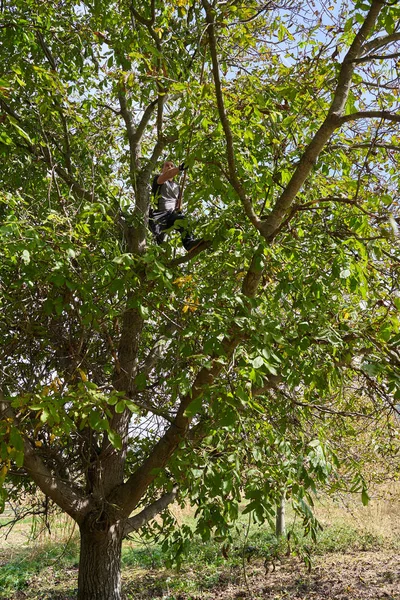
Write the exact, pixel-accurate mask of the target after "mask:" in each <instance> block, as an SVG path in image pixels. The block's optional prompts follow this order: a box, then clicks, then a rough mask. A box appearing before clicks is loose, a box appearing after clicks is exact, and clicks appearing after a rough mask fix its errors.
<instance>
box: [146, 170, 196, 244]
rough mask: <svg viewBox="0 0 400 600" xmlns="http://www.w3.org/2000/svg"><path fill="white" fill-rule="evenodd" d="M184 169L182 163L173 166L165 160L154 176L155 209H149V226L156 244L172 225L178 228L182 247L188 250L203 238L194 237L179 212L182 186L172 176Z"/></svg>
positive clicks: (159, 242)
mask: <svg viewBox="0 0 400 600" xmlns="http://www.w3.org/2000/svg"><path fill="white" fill-rule="evenodd" d="M185 169H186V167H185V164H184V163H182V164H181V165H180V166H179V167H175V165H174V163H172V162H170V161H166V162H165V163H164V165H163V170H162V173H161V174H160V175H155V176H154V180H153V185H152V194H153V196H154V199H155V201H156V203H157V210H155V211H154V210H152V209H150V219H149V226H150V230H151V231H152V232H153V234H154V236H155V238H156V241H157V244H162V243H163V242H164V239H165V232H166V231H168V230H169V229H172V228H174V227H175V228H177V229H179V230H180V232H181V239H182V244H183V247H184V248H185V250H187V251H190V250H194V249H195V248H197V247H198V246H199V245H200V244H201V243H202V241H203V240H201V239H195V237H194V236H193V234H192V233H190V232H189V230H188V223H187V220H186V216H185V215H184V214H183V213H182V212H181V206H182V195H183V188H181V187H180V186H179V185H178V184H177V183H176V182H175V181H174V177H176V175H178V173H179V172H181V171H184V170H185Z"/></svg>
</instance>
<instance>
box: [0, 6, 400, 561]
mask: <svg viewBox="0 0 400 600" xmlns="http://www.w3.org/2000/svg"><path fill="white" fill-rule="evenodd" d="M243 4H244V5H243ZM152 7H154V11H153V12H152ZM369 8H370V7H369V4H367V3H363V2H361V3H356V4H354V5H351V6H349V7H347V8H346V7H343V10H341V11H340V13H339V12H338V14H336V11H335V12H334V14H333V15H332V18H331V20H330V21H329V24H327V25H326V24H325V20H324V21H323V22H324V24H323V23H322V17H321V15H319V14H318V11H319V9H318V10H317V9H316V10H315V11H314V10H311V9H310V10H311V12H309V7H308V6H304V7H302V8H301V10H300V11H299V12H293V10H292V9H293V7H292V5H291V3H290V2H289V5H288V9H287V10H288V11H291V12H290V14H291V19H289V20H287V19H286V17H285V15H284V14H283V13H282V11H280V10H279V9H276V10H275V9H272V8H271V9H270V8H269V7H267V8H266V7H265V6H263V7H261V5H260V3H259V2H256V1H255V0H254V1H253V0H252V1H251V2H246V3H242V5H239V4H238V3H236V2H233V3H231V4H229V6H228V5H226V4H225V3H219V4H218V5H216V6H215V12H214V13H213V18H215V31H216V33H217V37H218V43H217V45H216V48H217V53H218V60H219V70H218V74H219V75H220V77H221V86H220V88H219V87H218V85H219V84H218V82H217V85H215V83H216V72H215V71H216V67H215V64H214V67H213V68H212V65H211V58H210V53H209V52H210V48H209V44H210V43H211V42H207V40H206V38H207V35H208V30H209V27H205V21H204V6H203V4H202V3H200V2H194V3H189V2H186V0H182V1H179V2H172V1H168V2H158V0H157V1H156V2H155V3H149V2H142V1H140V2H134V3H128V2H121V3H119V4H118V5H117V4H110V3H109V2H105V1H104V0H96V2H94V3H86V2H76V1H75V0H68V1H67V2H63V3H62V5H61V6H60V5H59V4H58V3H54V2H50V3H46V5H45V4H41V3H37V2H33V1H31V0H29V1H28V2H26V1H25V0H24V2H22V1H20V0H16V1H13V2H8V1H5V2H4V3H3V6H2V13H1V21H2V22H1V30H2V32H3V33H4V43H2V47H1V59H2V67H3V72H2V78H1V80H0V102H1V111H2V113H1V121H2V123H1V124H2V131H1V134H0V135H1V138H0V142H1V143H0V152H1V154H2V157H3V164H4V167H3V169H2V173H1V175H0V182H1V188H2V191H1V194H0V220H1V222H0V259H1V260H0V286H1V296H0V336H1V339H2V358H1V360H2V387H3V388H4V389H3V394H4V406H5V408H4V411H5V413H6V418H5V419H4V420H3V421H2V423H1V425H0V461H1V466H0V469H1V470H0V487H1V496H0V499H1V504H0V508H3V507H4V501H5V497H6V493H10V494H11V495H13V494H14V497H16V496H17V495H18V492H19V490H21V489H27V490H28V489H29V487H30V485H31V484H30V483H29V482H28V478H27V477H26V474H27V471H29V472H30V473H35V472H36V471H35V469H32V468H31V469H30V467H29V464H27V463H26V457H27V455H29V452H27V449H28V450H30V452H31V453H32V454H34V456H35V457H36V459H37V460H38V461H41V464H43V465H45V466H46V468H47V469H48V470H49V471H50V473H51V478H54V481H57V482H59V483H60V484H61V483H62V484H63V485H66V486H69V488H70V489H71V490H73V491H74V494H75V493H76V494H77V496H78V497H79V499H80V500H81V501H82V506H83V505H84V506H86V505H87V504H86V502H88V503H93V506H94V504H95V503H96V502H98V503H99V504H102V503H103V504H102V506H103V505H104V506H105V505H106V506H107V510H108V511H110V512H112V510H113V507H114V508H115V506H116V504H115V502H116V500H115V497H112V501H111V502H109V498H108V496H107V497H103V493H104V492H103V490H104V489H107V494H110V495H111V496H112V490H111V488H113V489H114V491H115V490H117V489H120V488H122V486H123V483H124V482H127V481H131V482H132V479H130V478H132V477H133V478H134V477H135V476H138V478H139V479H140V481H141V482H144V481H145V482H146V484H143V486H144V488H146V489H144V488H143V490H142V491H143V493H142V494H141V497H140V498H138V499H137V507H140V508H144V507H145V506H147V505H149V504H151V503H152V502H154V501H155V500H157V499H158V498H159V497H160V496H161V495H162V494H163V493H164V492H170V491H171V490H172V488H173V487H174V485H175V484H176V485H177V486H178V488H179V501H180V502H181V503H185V502H190V503H191V504H192V505H193V506H195V507H196V517H197V522H196V526H195V528H194V529H192V528H189V527H183V528H182V529H181V530H180V531H179V532H178V531H176V524H175V522H174V520H173V518H172V517H171V516H170V515H169V514H166V515H165V517H164V520H163V523H162V525H161V524H155V525H152V526H151V527H150V528H149V530H148V532H149V534H151V535H154V534H157V535H158V534H159V533H160V529H161V528H162V529H163V532H164V533H165V534H169V536H170V537H169V538H168V540H166V541H165V542H164V544H165V549H167V550H168V551H171V552H172V554H174V555H175V556H176V559H177V561H178V562H179V561H180V560H182V557H183V554H184V553H185V552H186V551H188V550H190V547H191V544H192V541H193V539H194V536H200V538H201V539H202V541H203V542H204V543H207V542H208V541H209V540H210V539H211V538H212V537H213V536H216V537H217V539H227V540H230V539H232V535H233V534H232V532H233V523H234V522H235V521H236V520H237V519H238V516H239V513H240V510H239V507H240V504H241V502H243V501H245V502H246V503H247V506H246V509H245V510H246V514H247V513H248V514H249V515H250V517H251V519H252V521H253V522H254V523H257V524H264V523H270V524H272V522H273V519H274V515H275V509H276V506H277V505H278V504H279V502H280V500H281V499H282V497H285V498H286V499H287V500H288V502H290V503H291V504H292V506H293V509H294V511H295V512H296V514H298V515H299V517H300V518H301V520H302V523H303V527H304V529H305V531H306V533H307V534H310V535H311V537H312V539H314V541H315V539H316V535H317V532H318V524H317V522H316V521H315V518H314V516H313V495H314V494H315V492H316V490H318V489H321V488H322V489H325V490H329V491H337V490H342V489H352V490H353V491H356V492H357V493H360V497H361V501H362V503H363V504H367V502H368V500H369V497H368V491H367V490H368V483H369V481H368V479H369V475H370V474H371V471H372V469H371V465H373V464H376V465H377V468H376V471H377V472H379V476H383V475H381V474H382V473H384V472H385V469H387V462H386V463H384V461H387V459H390V458H391V457H393V456H398V452H399V448H400V446H399V429H398V426H397V425H396V421H395V420H394V418H393V406H394V405H395V404H396V402H397V401H398V400H399V398H400V373H399V360H398V351H397V347H398V342H399V336H400V321H399V317H398V311H399V307H400V301H399V295H398V266H399V247H398V227H399V205H398V200H397V197H398V187H399V173H400V170H399V160H398V148H397V145H398V123H397V121H396V120H395V119H389V117H388V115H392V116H393V115H394V114H397V113H398V94H397V91H396V90H395V89H394V88H393V86H391V85H389V83H388V82H390V78H391V77H392V69H393V68H394V66H393V63H392V62H391V60H392V59H389V58H388V60H380V59H371V60H369V61H364V59H363V58H362V59H360V60H357V61H355V62H354V61H350V62H351V64H352V65H355V70H354V73H353V75H352V77H351V80H350V81H349V82H348V85H346V86H344V88H343V90H342V91H343V110H342V114H341V117H342V121H341V123H342V124H341V126H340V127H339V126H338V127H337V128H336V129H334V128H333V129H332V132H331V135H330V137H329V139H328V140H327V142H326V143H324V144H322V145H321V149H320V151H319V152H318V153H316V155H315V160H314V158H312V159H311V158H310V159H307V160H306V161H305V162H306V163H307V165H306V166H305V165H304V156H305V152H306V151H307V149H309V148H310V144H311V148H313V147H314V146H315V145H318V144H316V140H317V141H318V140H319V138H318V137H317V136H318V135H319V132H320V131H321V126H322V124H323V123H325V120H326V118H327V115H329V114H330V113H329V110H330V106H331V101H332V98H333V97H336V96H335V94H336V92H335V90H336V86H337V84H338V81H339V82H340V81H341V78H342V75H340V73H341V71H340V65H339V63H338V62H337V60H336V56H337V55H339V57H341V56H342V55H343V56H344V55H345V53H346V52H347V50H348V48H349V47H350V46H351V44H352V43H353V41H354V39H355V37H354V36H355V35H357V31H359V28H360V23H361V22H364V20H365V17H366V12H367V11H368V10H369ZM398 12H399V9H398V7H396V6H394V5H393V6H392V5H387V6H386V5H385V6H384V7H383V6H382V10H381V12H380V15H379V17H378V20H377V23H376V25H375V26H374V28H373V29H372V30H371V32H370V37H371V38H372V39H380V36H383V35H386V34H389V35H390V34H391V33H393V32H394V30H395V26H396V23H397V22H398V16H399V15H398ZM314 13H315V14H314ZM320 17H321V18H320ZM324 19H325V16H324ZM394 43H397V42H396V40H394ZM335 48H336V50H335V51H334V49H335ZM372 51H373V50H371V52H372ZM377 51H380V49H379V48H378V50H377ZM213 69H214V71H213ZM377 81H378V82H379V85H378V86H377V84H376V82H377ZM385 82H386V84H385ZM347 90H348V93H347ZM219 94H220V96H219ZM217 96H218V98H217ZM221 96H222V100H223V104H224V111H225V118H226V119H225V121H226V122H225V121H224V119H223V118H222V117H221ZM217 100H218V101H217ZM161 108H163V112H162V111H161ZM366 111H375V112H374V113H373V114H377V115H378V116H376V118H372V117H371V116H370V112H368V115H369V116H367V117H366V118H365V119H358V118H356V117H355V116H354V115H355V114H358V113H359V112H364V113H365V112H366ZM147 117H148V118H147ZM344 117H345V119H344ZM352 117H353V119H352ZM227 123H228V124H229V129H230V134H231V135H228V134H227ZM322 127H323V126H322ZM227 149H228V152H227ZM189 150H190V152H189ZM163 153H164V156H163ZM188 153H189V156H187V154H188ZM166 156H168V157H169V158H173V159H174V160H176V162H177V163H179V162H181V161H182V160H185V161H186V162H187V164H188V166H189V169H188V172H189V173H190V175H189V181H188V183H187V185H186V187H185V203H186V209H185V210H186V211H187V213H188V215H189V221H191V227H192V226H193V227H195V228H196V235H199V236H201V237H204V239H205V240H207V241H208V242H209V249H208V250H207V251H204V252H202V253H200V254H199V255H196V256H193V258H192V257H191V256H190V255H189V256H188V257H183V255H182V253H181V250H180V242H179V235H178V233H177V232H170V233H169V236H168V241H167V243H165V244H163V245H162V246H157V245H156V244H155V243H153V240H152V239H151V236H150V234H149V232H148V229H147V223H146V221H147V214H148V208H149V204H150V198H149V181H151V179H152V175H153V174H154V172H156V171H158V170H159V168H160V165H159V164H158V162H160V161H161V159H162V158H166ZM311 164H312V168H311V167H310V165H311ZM301 167H304V168H306V167H307V169H308V171H307V173H308V176H307V177H306V179H305V181H304V182H303V184H302V185H301V186H300V190H299V191H298V193H297V194H296V195H295V197H293V199H292V200H291V201H287V203H286V205H285V203H284V202H283V201H282V198H283V199H284V198H285V193H287V194H289V192H288V190H289V191H290V189H291V185H292V183H293V176H294V174H296V173H298V169H300V168H301ZM309 167H310V168H309ZM235 181H238V182H239V184H240V185H239V186H238V185H235ZM238 190H239V191H240V190H243V194H240V193H238ZM243 197H244V200H243ZM246 202H248V204H251V207H252V210H253V211H254V214H255V215H256V216H257V219H259V220H260V223H261V225H260V228H259V229H257V228H256V227H254V226H253V225H254V224H253V223H252V222H251V219H248V218H247V216H248V211H247V212H246V211H244V210H243V209H244V206H245V207H246V206H247V205H246ZM282 202H283V203H282ZM277 207H278V208H279V207H280V208H279V210H278V213H279V214H280V213H282V214H281V216H282V220H281V223H280V225H279V227H278V228H277V229H276V230H275V232H274V236H273V240H272V238H271V239H269V238H268V239H267V238H266V237H264V236H262V235H260V231H262V225H263V224H265V223H266V222H268V219H269V218H270V217H271V215H272V214H275V213H274V211H275V209H277ZM282 207H283V208H282ZM246 210H247V208H246ZM253 220H255V219H253ZM271 240H272V241H271ZM250 276H251V277H253V278H254V279H257V278H258V277H259V278H260V280H259V284H258V288H257V290H256V293H254V294H250V293H249V292H248V289H249V288H248V278H249V277H250ZM257 280H258V279H257ZM2 402H3V400H2ZM182 423H183V424H182ZM177 424H178V426H177V427H176V425H177ZM177 431H179V432H180V433H179V435H178V433H177ZM180 436H181V437H182V439H181V437H180ZM171 440H172V441H171ZM361 442H362V444H361ZM163 443H165V444H166V446H167V445H168V444H170V445H169V446H168V448H167V450H166V452H165V453H163V452H161V451H160V452H158V448H159V444H161V446H160V447H161V448H162V447H163V446H162V444H163ZM161 455H162V456H161ZM110 457H111V458H110ZM154 457H156V458H154ZM153 458H154V462H152V461H153ZM146 459H149V462H145V461H146ZM150 459H151V460H150ZM24 461H25V462H24ZM109 461H110V462H111V463H112V464H113V466H112V468H111V467H110V468H109V464H110V462H109ZM113 461H116V462H118V466H116V464H115V463H114V462H113ZM104 465H107V466H106V467H105V466H104ZM143 465H145V467H146V465H150V466H149V470H150V473H149V474H148V477H147V476H146V477H141V473H142V471H141V467H142V466H143ZM115 473H118V478H119V479H118V482H117V481H116V480H115V479H113V477H114V475H115ZM138 473H139V475H138ZM107 478H109V481H112V484H111V483H110V484H109V485H108V483H107V481H108V479H107ZM33 479H34V480H35V481H36V484H38V485H42V486H43V485H44V484H43V479H41V480H40V481H39V478H38V477H36V479H35V476H34V475H33ZM48 479H49V478H48ZM38 482H39V483H38ZM55 487H56V486H55ZM46 492H47V493H52V490H46ZM63 497H65V495H63ZM58 498H59V497H58ZM94 499H95V500H94ZM78 504H79V503H78ZM74 506H75V505H74ZM91 506H92V504H91ZM93 510H94V511H95V510H98V506H97V505H96V507H93ZM72 511H73V509H72V508H71V512H72ZM96 515H97V513H96ZM110 518H115V514H114V515H113V517H110ZM96 522H100V521H98V519H97V517H96Z"/></svg>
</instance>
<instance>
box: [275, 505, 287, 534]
mask: <svg viewBox="0 0 400 600" xmlns="http://www.w3.org/2000/svg"><path fill="white" fill-rule="evenodd" d="M285 528H286V527H285V497H284V496H283V498H282V500H281V503H280V504H279V505H278V507H277V509H276V519H275V535H276V537H278V538H279V537H282V536H283V535H285Z"/></svg>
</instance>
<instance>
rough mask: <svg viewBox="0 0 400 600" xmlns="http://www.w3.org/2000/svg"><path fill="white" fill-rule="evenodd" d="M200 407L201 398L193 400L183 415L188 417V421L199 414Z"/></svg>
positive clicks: (201, 403)
mask: <svg viewBox="0 0 400 600" xmlns="http://www.w3.org/2000/svg"><path fill="white" fill-rule="evenodd" d="M202 405H203V400H202V397H201V396H199V397H198V398H196V399H195V400H192V402H191V403H190V404H189V406H188V407H187V408H186V410H185V413H184V415H185V417H188V418H189V419H190V418H192V417H194V415H196V414H197V413H198V412H200V410H201V408H202Z"/></svg>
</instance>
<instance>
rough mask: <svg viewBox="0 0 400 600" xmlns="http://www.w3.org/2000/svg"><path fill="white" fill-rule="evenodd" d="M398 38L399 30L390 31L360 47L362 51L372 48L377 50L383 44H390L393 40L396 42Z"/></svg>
mask: <svg viewBox="0 0 400 600" xmlns="http://www.w3.org/2000/svg"><path fill="white" fill-rule="evenodd" d="M399 40H400V32H397V33H391V34H390V35H384V36H381V37H379V38H375V39H374V40H371V41H370V42H368V43H366V44H364V46H363V47H362V53H366V52H371V51H372V50H378V49H379V48H383V46H387V45H388V44H392V43H393V42H398V41H399Z"/></svg>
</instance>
